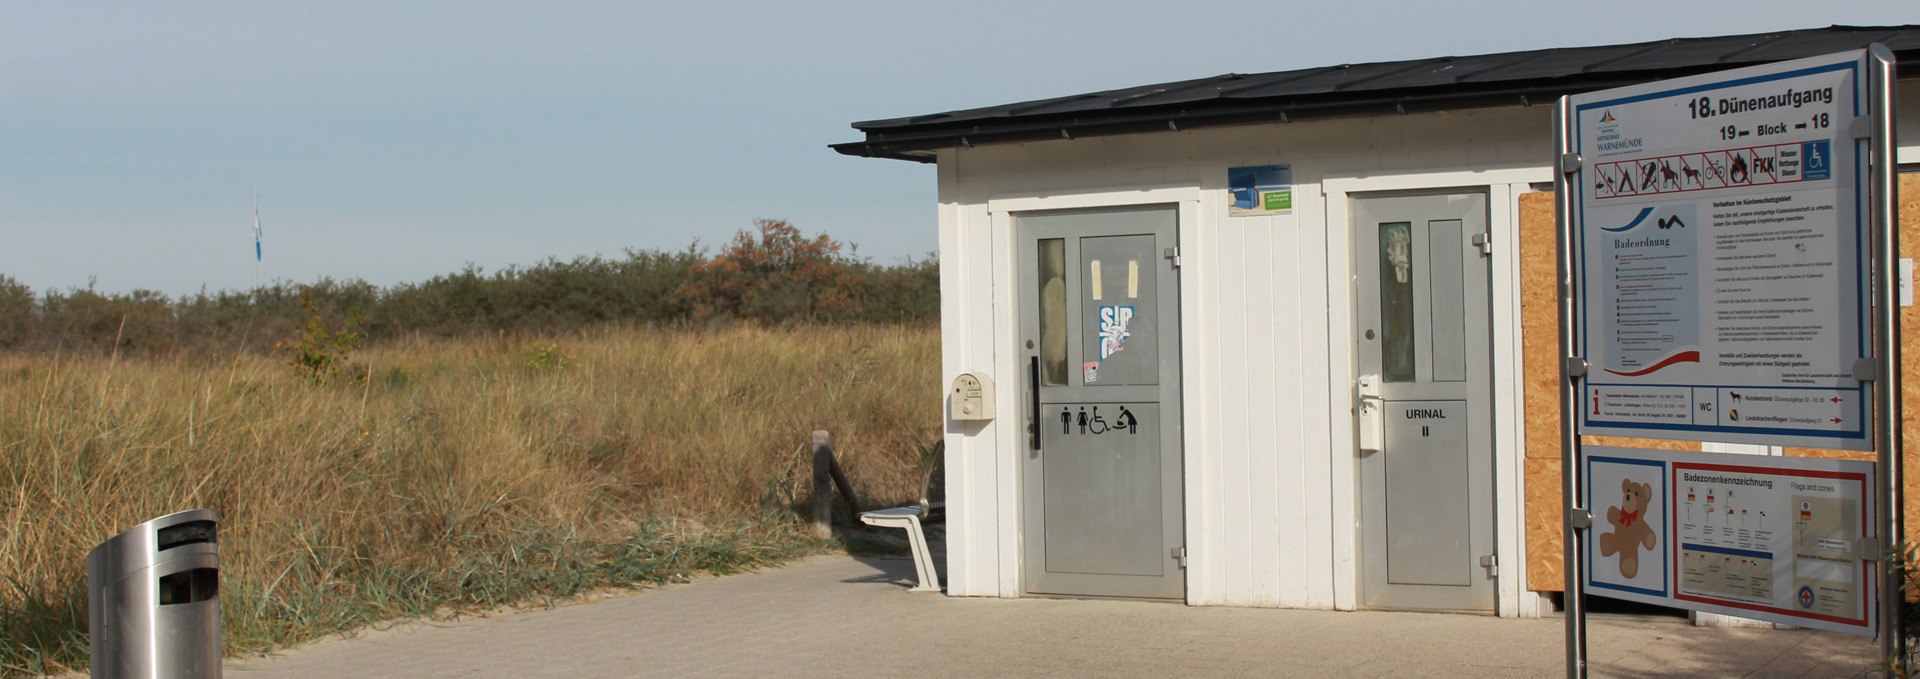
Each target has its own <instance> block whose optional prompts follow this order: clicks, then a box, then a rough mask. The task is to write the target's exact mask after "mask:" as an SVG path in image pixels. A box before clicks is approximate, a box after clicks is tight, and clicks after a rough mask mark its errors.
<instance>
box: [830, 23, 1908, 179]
mask: <svg viewBox="0 0 1920 679" xmlns="http://www.w3.org/2000/svg"><path fill="white" fill-rule="evenodd" d="M1876 42H1877V43H1880V44H1883V45H1886V46H1887V47H1888V48H1889V49H1892V50H1893V51H1894V54H1895V56H1897V57H1898V58H1899V60H1900V65H1899V76H1900V77H1902V78H1912V77H1920V26H1913V25H1907V26H1833V27H1830V28H1811V29H1804V30H1797V31H1781V32H1776V33H1759V34H1754V35H1729V36H1721V37H1714V38H1674V39H1671V40H1660V41H1655V42H1645V43H1638V44H1632V45H1602V46H1598V47H1563V48H1555V49H1545V50H1532V51H1527V52H1505V53H1501V54H1484V55H1479V56H1468V57H1439V58H1433V59H1415V60H1411V61H1390V62H1380V63H1372V64H1341V65H1339V66H1323V67H1319V68H1307V69H1300V70H1297V71H1280V72H1277V73H1259V74H1253V75H1241V74H1228V75H1221V76H1214V77H1211V78H1201V79H1198V80H1186V81H1181V82H1172V83H1162V84H1158V85H1145V86H1141V87H1130V88H1126V89H1118V90H1107V91H1105V92H1093V93H1090V94H1080V95H1074V96H1070V97H1060V98H1057V99H1042V100H1039V101H1028V102H1021V103H1017V104H1007V105H1003V106H989V107H986V108H975V109H967V110H963V111H950V112H947V113H935V114H932V115H923V116H912V117H907V118H893V119H889V120H869V121H865V122H858V123H854V124H853V128H854V129H856V130H859V131H861V132H864V133H866V135H867V138H866V140H865V141H857V142H849V143H845V144H835V145H833V149H834V150H835V151H839V152H841V153H844V154H847V155H853V156H866V157H871V158H897V159H902V160H915V161H919V162H932V160H933V150H935V149H941V148H950V147H955V146H972V145H976V144H992V143H1005V142H1019V141H1037V140H1041V139H1063V138H1065V139H1072V138H1075V137H1085V136H1094V135H1109V134H1129V133H1139V132H1161V131H1167V130H1183V129H1189V128H1193V127H1201V126H1212V125H1243V124H1252V123H1271V122H1290V121H1296V120H1303V119H1310V118H1332V117H1349V116H1365V115H1380V114H1386V113H1413V112H1420V111H1438V110H1454V109H1464V108H1483V107H1492V106H1530V105H1533V104H1544V103H1549V102H1552V101H1554V100H1555V99H1558V98H1559V97H1560V96H1561V95H1566V94H1576V93H1580V92H1588V91H1592V90H1597V89H1604V88H1608V87H1619V86H1622V85H1631V84H1636V83H1643V82H1649V81H1653V80H1661V79H1665V78H1673V77H1679V76H1686V75H1693V74H1696V73H1704V72H1708V71H1716V70H1722V69H1726V68H1732V67H1737V66H1750V65H1754V64H1761V63H1767V62H1773V61H1782V60H1786V59H1798V58H1802V57H1812V56H1819V55H1822V54H1831V53H1833V52H1840V51H1845V50H1851V49H1861V48H1864V47H1866V46H1867V45H1870V44H1872V43H1876Z"/></svg>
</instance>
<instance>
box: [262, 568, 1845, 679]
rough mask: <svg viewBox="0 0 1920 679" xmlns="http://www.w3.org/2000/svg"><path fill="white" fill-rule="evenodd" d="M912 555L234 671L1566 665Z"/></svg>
mask: <svg viewBox="0 0 1920 679" xmlns="http://www.w3.org/2000/svg"><path fill="white" fill-rule="evenodd" d="M912 574H913V568H912V565H911V562H909V561H907V560H906V559H904V558H900V559H865V558H861V559H856V558H849V557H845V556H828V557H816V558H813V559H809V560H806V561H802V562H800V563H797V564H794V565H791V566H788V567H784V568H779V569H774V570H769V571H763V572H759V573H752V574H745V575H734V576H728V577H723V578H716V579H710V580H705V581H700V582H694V583H691V584H686V585H676V586H672V587H666V588H661V589H655V590H648V591H641V592H635V593H623V594H620V595H616V596H613V597H610V598H605V599H601V600H597V601H592V602H588V603H579V604H574V605H568V606H563V607H560V608H555V609H551V610H534V611H526V612H514V613H507V614H502V615H497V616H493V617H488V618H482V619H470V620H463V621H459V622H455V623H439V624H433V623H429V624H409V625H403V626H400V627H396V628H393V629H388V630H381V631H374V632H369V633H366V634H364V635H362V636H360V637H358V638H353V639H330V640H326V641H321V642H318V643H314V644H310V645H308V646H304V647H301V648H298V649H294V650H292V651H288V652H286V653H284V654H280V655H277V656H271V657H265V658H255V659H249V660H240V661H232V662H230V663H229V664H228V668H227V673H226V674H227V676H228V677H230V678H237V679H269V678H272V679H278V678H281V677H374V676H379V677H837V678H844V677H887V676H907V675H913V676H928V677H999V676H1066V677H1080V676H1113V677H1135V676H1138V677H1168V678H1171V677H1242V676H1245V677H1255V676H1257V677H1278V676H1285V677H1313V676H1333V677H1379V676H1420V677H1430V676H1458V677H1485V676H1515V677H1544V676H1555V675H1558V674H1560V673H1561V672H1562V665H1561V658H1562V655H1561V625H1560V621H1559V620H1557V619H1549V620H1499V619H1494V618H1487V617H1479V616H1467V615H1434V614H1420V613H1382V612H1361V613H1340V612H1328V611H1295V610H1271V609H1248V608H1220V607H1187V606H1180V605H1175V604H1160V603H1143V602H1131V601H1063V600H1050V599H1015V600H997V599H962V598H949V597H946V596H942V595H938V594H916V593H909V592H907V591H906V589H905V587H904V586H903V585H902V584H900V583H902V582H904V579H905V578H911V577H912ZM1590 627H1591V632H1592V633H1591V636H1590V644H1589V648H1590V652H1591V654H1592V657H1593V662H1594V664H1593V673H1594V675H1595V676H1619V677H1666V676H1712V677H1738V676H1757V677H1801V676H1806V677H1837V676H1859V675H1862V674H1864V673H1866V672H1868V671H1870V670H1871V669H1872V665H1873V656H1874V654H1875V648H1874V645H1873V643H1872V642H1871V641H1870V640H1866V639H1856V638H1853V637H1845V636H1841V635H1835V634H1825V633H1816V632H1807V631H1793V630H1789V631H1776V630H1770V629H1734V628H1695V627H1690V626H1688V625H1686V624H1685V623H1684V622H1683V621H1680V620H1669V619H1646V618H1618V617H1616V618H1607V617H1598V616H1597V617H1595V618H1593V620H1592V624H1591V626H1590Z"/></svg>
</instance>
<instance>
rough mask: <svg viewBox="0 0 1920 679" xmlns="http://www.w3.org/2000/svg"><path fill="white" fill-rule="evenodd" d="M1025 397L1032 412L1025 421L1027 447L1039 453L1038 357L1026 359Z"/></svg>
mask: <svg viewBox="0 0 1920 679" xmlns="http://www.w3.org/2000/svg"><path fill="white" fill-rule="evenodd" d="M1027 390H1028V391H1027V397H1028V398H1029V399H1032V403H1033V405H1032V408H1033V409H1032V410H1031V411H1029V414H1030V415H1031V416H1032V418H1031V419H1029V420H1027V445H1029V446H1032V447H1033V450H1034V452H1040V357H1039V356H1028V357H1027Z"/></svg>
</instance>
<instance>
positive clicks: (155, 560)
mask: <svg viewBox="0 0 1920 679" xmlns="http://www.w3.org/2000/svg"><path fill="white" fill-rule="evenodd" d="M218 522H219V515H218V514H215V513H214V511H213V510H211V509H194V510H189V511H184V512H179V513H176V514H168V515H166V516H162V517H160V518H157V519H154V520H152V521H148V522H146V523H143V524H140V525H138V526H134V527H133V528H130V529H128V530H127V531H126V532H124V533H121V534H119V535H115V536H113V537H112V538H109V539H108V540H107V541H106V542H102V543H100V546H99V547H95V548H94V549H93V553H91V554H88V555H87V604H88V608H87V611H88V613H87V616H88V622H89V629H91V631H92V633H93V668H92V671H91V674H92V676H94V677H96V678H108V679H120V678H122V677H154V678H159V677H189V678H198V677H219V676H220V553H219V542H218V540H219V526H218Z"/></svg>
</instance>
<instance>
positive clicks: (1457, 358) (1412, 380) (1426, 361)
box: [1353, 193, 1496, 611]
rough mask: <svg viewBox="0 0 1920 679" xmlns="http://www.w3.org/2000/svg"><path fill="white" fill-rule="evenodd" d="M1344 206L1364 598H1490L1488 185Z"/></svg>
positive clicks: (1463, 603)
mask: <svg viewBox="0 0 1920 679" xmlns="http://www.w3.org/2000/svg"><path fill="white" fill-rule="evenodd" d="M1353 214H1354V218H1353V219H1354V224H1353V228H1354V253H1355V254H1354V260H1355V262H1354V264H1355V269H1354V270H1355V272H1356V278H1355V281H1356V289H1355V291H1354V292H1355V298H1356V300H1357V306H1358V309H1356V315H1355V318H1356V323H1357V327H1356V329H1355V330H1356V332H1357V334H1358V339H1359V347H1358V349H1359V352H1358V354H1359V362H1358V363H1359V365H1358V375H1357V376H1356V380H1355V386H1356V389H1355V391H1356V394H1357V395H1358V396H1359V398H1360V403H1359V404H1357V406H1358V407H1356V408H1355V412H1356V413H1358V414H1359V422H1358V426H1360V427H1361V428H1362V432H1361V437H1360V440H1361V442H1362V446H1361V447H1362V449H1361V450H1360V451H1359V456H1360V458H1359V462H1360V465H1359V471H1360V474H1359V484H1360V503H1361V506H1360V515H1361V533H1362V536H1361V537H1362V539H1361V554H1360V561H1361V570H1362V576H1361V578H1362V582H1361V587H1360V592H1361V603H1362V605H1364V606H1368V607H1377V608H1410V609H1441V610H1467V611H1492V610H1494V573H1495V566H1496V564H1495V562H1494V560H1493V545H1494V534H1493V531H1494V524H1493V459H1494V455H1493V438H1492V426H1491V424H1492V405H1493V403H1492V399H1491V394H1490V386H1491V383H1492V367H1491V362H1492V357H1493V344H1492V338H1491V321H1490V319H1489V315H1488V310H1487V307H1488V299H1489V295H1488V284H1489V281H1488V276H1489V274H1488V257H1487V256H1486V254H1484V253H1483V250H1484V248H1483V247H1482V246H1481V245H1480V243H1484V242H1485V241H1484V238H1485V234H1486V233H1487V200H1486V196H1485V195H1484V194H1478V193H1468V194H1443V195H1424V196H1388V197H1371V198H1359V199H1355V200H1354V211H1353ZM1476 236H1479V237H1480V238H1479V239H1476V238H1475V237H1476ZM1369 428H1371V429H1372V433H1370V432H1368V431H1367V430H1368V429H1369ZM1376 433H1377V437H1376V436H1375V435H1374V434H1376ZM1369 448H1372V449H1369Z"/></svg>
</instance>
